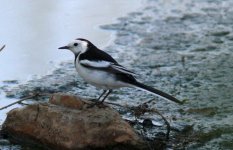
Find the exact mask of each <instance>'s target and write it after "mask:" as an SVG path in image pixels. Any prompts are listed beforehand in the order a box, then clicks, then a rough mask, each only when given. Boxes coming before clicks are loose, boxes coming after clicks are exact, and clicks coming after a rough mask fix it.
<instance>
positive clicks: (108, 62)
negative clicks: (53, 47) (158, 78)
mask: <svg viewBox="0 0 233 150" xmlns="http://www.w3.org/2000/svg"><path fill="white" fill-rule="evenodd" d="M59 49H68V50H71V51H72V52H73V53H74V55H75V61H74V63H75V67H76V70H77V71H78V73H79V75H80V76H81V77H82V78H83V79H84V80H85V81H86V82H88V83H90V84H92V85H94V86H95V87H97V88H100V89H103V90H104V91H103V93H102V94H101V95H100V96H99V98H98V101H99V100H100V99H101V97H102V96H104V94H105V93H106V92H107V94H106V95H105V96H104V97H103V99H102V100H101V103H103V102H104V100H105V99H106V98H107V96H108V95H109V94H110V93H111V92H112V90H113V89H117V88H120V87H135V88H138V89H141V90H145V91H148V92H150V93H152V94H155V95H159V96H162V97H164V98H166V99H169V100H171V101H174V102H176V103H180V104H181V103H182V102H181V101H179V100H178V99H176V98H175V97H173V96H171V95H169V94H167V93H164V92H162V91H160V90H157V89H155V88H152V87H150V86H147V85H144V84H142V83H140V82H138V81H137V80H136V79H135V78H134V76H135V75H136V74H135V73H134V72H132V71H129V70H127V69H126V68H125V67H123V66H121V65H120V64H118V63H117V61H116V60H115V59H113V58H112V57H111V56H110V55H109V54H107V53H106V52H104V51H102V50H100V49H98V48H97V47H96V46H95V45H94V44H92V43H91V42H90V41H88V40H86V39H82V38H78V39H76V40H74V41H72V42H70V43H69V44H68V45H67V46H63V47H60V48H59Z"/></svg>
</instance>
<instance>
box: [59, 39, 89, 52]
mask: <svg viewBox="0 0 233 150" xmlns="http://www.w3.org/2000/svg"><path fill="white" fill-rule="evenodd" d="M92 45H93V44H92V43H91V42H90V41H88V40H86V39H81V38H78V39H76V40H74V41H72V42H70V43H68V44H67V45H66V46H62V47H59V48H58V49H68V50H71V51H72V52H73V53H74V54H75V55H78V54H80V53H84V52H86V51H87V50H88V49H89V48H90V47H91V46H92Z"/></svg>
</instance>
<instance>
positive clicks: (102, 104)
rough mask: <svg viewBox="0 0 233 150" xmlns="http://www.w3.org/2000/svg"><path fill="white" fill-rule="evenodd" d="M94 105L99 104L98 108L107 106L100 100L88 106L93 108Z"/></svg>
mask: <svg viewBox="0 0 233 150" xmlns="http://www.w3.org/2000/svg"><path fill="white" fill-rule="evenodd" d="M94 106H97V107H98V108H105V107H107V106H106V105H104V103H103V102H99V101H98V102H94V103H91V104H89V106H87V108H92V107H94Z"/></svg>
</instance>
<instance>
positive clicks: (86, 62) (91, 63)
mask: <svg viewBox="0 0 233 150" xmlns="http://www.w3.org/2000/svg"><path fill="white" fill-rule="evenodd" d="M80 64H83V65H86V66H90V67H93V68H107V67H109V66H110V65H111V63H110V62H107V61H90V60H86V59H85V60H81V61H80Z"/></svg>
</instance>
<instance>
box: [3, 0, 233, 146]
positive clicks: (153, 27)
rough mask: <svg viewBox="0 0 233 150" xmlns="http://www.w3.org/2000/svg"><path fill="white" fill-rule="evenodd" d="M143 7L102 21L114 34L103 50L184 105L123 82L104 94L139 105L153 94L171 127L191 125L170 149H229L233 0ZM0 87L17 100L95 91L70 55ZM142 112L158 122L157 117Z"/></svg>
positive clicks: (179, 0) (158, 2)
mask: <svg viewBox="0 0 233 150" xmlns="http://www.w3.org/2000/svg"><path fill="white" fill-rule="evenodd" d="M145 5H146V6H145V7H144V8H143V9H142V10H141V11H138V12H135V13H131V14H130V15H128V16H127V17H123V18H120V19H119V21H118V23H115V24H111V25H104V26H102V28H104V29H108V30H113V31H116V35H117V38H116V39H115V41H114V43H112V44H110V46H108V47H107V48H105V50H107V51H108V52H110V53H111V54H112V55H113V56H114V57H115V58H116V59H117V60H118V61H119V62H121V64H123V65H124V66H126V67H128V68H130V69H132V70H134V71H136V72H138V73H139V76H138V79H139V80H140V81H142V82H144V83H146V84H148V85H152V86H154V87H158V88H159V89H161V90H163V91H166V92H168V93H171V94H173V95H175V96H176V97H177V98H180V99H185V100H187V103H186V104H185V105H181V106H178V105H176V104H174V103H171V102H169V101H165V100H164V99H161V98H155V97H153V96H151V95H149V94H146V93H144V92H141V91H137V90H135V89H130V90H129V89H127V88H125V89H121V90H116V91H114V93H113V94H112V95H111V96H110V97H109V99H108V100H110V101H114V102H117V103H121V104H128V105H137V104H140V103H142V102H145V101H147V100H150V99H152V98H153V99H155V103H151V105H150V106H151V107H153V108H156V109H157V110H159V111H160V112H161V113H162V114H164V115H165V116H166V117H167V119H168V120H169V122H170V123H171V125H172V126H173V127H176V128H178V129H180V130H182V129H183V128H184V127H185V126H187V125H191V126H192V125H193V130H192V132H190V133H188V134H187V135H185V137H183V138H181V140H180V141H178V142H177V143H176V142H174V141H173V142H171V144H170V145H168V147H169V148H171V149H179V148H180V149H182V148H186V149H233V144H232V141H233V139H232V138H233V130H232V129H233V123H232V122H233V117H232V116H233V105H232V101H233V99H232V97H233V93H232V89H233V84H232V83H233V75H232V73H233V63H232V60H233V54H232V50H233V44H232V41H233V18H232V16H233V7H232V6H233V2H232V1H231V0H215V1H211V0H186V1H184V0H170V1H164V0H148V1H147V4H145ZM3 90H4V91H5V92H6V93H7V95H8V96H12V97H14V98H16V97H23V96H26V95H27V94H28V93H30V92H32V91H33V92H34V91H40V92H61V91H62V92H66V93H72V94H78V95H82V96H85V97H90V98H93V97H95V96H96V94H99V93H100V91H98V90H96V89H95V88H94V87H92V86H90V85H88V84H86V83H84V82H83V81H82V79H80V78H79V76H78V75H77V74H76V72H75V70H74V66H73V62H72V61H64V62H63V63H62V64H61V65H60V66H59V67H58V68H57V69H56V70H55V71H54V72H53V73H52V74H51V75H48V76H44V77H42V78H40V79H38V80H31V81H29V82H27V84H21V85H19V86H18V87H16V88H15V89H12V88H7V87H6V88H3ZM90 91H92V92H90ZM123 115H124V116H125V117H128V118H130V117H131V118H132V117H133V116H132V115H131V114H128V113H126V112H123ZM143 117H144V118H152V119H153V121H156V122H158V124H160V125H161V124H163V122H162V121H161V119H160V118H159V117H158V116H156V115H151V114H147V115H145V116H143ZM159 130H160V129H159ZM151 134H152V133H151ZM174 138H177V139H178V138H179V137H174ZM182 140H183V141H182Z"/></svg>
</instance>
